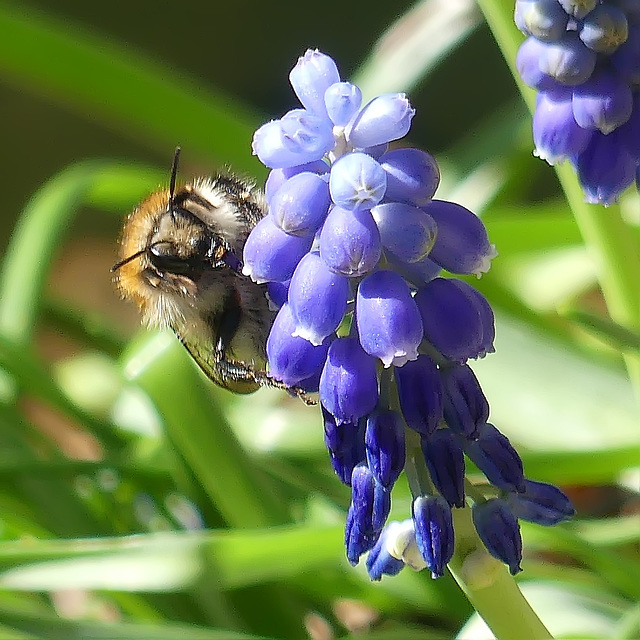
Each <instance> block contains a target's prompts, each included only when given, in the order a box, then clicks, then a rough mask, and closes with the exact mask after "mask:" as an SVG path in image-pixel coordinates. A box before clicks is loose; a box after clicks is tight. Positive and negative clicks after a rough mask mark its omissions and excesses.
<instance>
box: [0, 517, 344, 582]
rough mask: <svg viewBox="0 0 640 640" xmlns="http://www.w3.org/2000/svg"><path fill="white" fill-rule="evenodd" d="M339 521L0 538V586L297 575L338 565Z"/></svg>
mask: <svg viewBox="0 0 640 640" xmlns="http://www.w3.org/2000/svg"><path fill="white" fill-rule="evenodd" d="M342 535H343V533H342V527H341V526H338V527H330V528H324V529H318V528H315V527H308V526H295V527H294V526H290V527H276V528H272V529H260V530H255V531H233V532H232V531H201V532H191V533H187V532H171V533H160V534H146V535H138V536H129V537H122V538H107V537H103V538H95V539H83V540H41V541H33V543H32V544H30V545H29V546H25V545H24V544H22V543H19V542H2V543H0V567H2V568H3V570H2V573H0V585H2V586H3V587H5V588H11V589H20V590H27V591H50V590H56V589H65V588H71V587H73V588H83V589H107V590H119V591H144V592H153V591H156V592H162V591H174V590H182V589H185V588H187V587H189V586H190V585H192V584H193V583H194V582H195V581H196V579H197V578H198V576H199V575H200V574H201V573H202V572H203V571H205V569H207V570H208V567H210V568H212V569H213V571H214V573H215V575H216V583H217V584H218V585H219V586H220V588H222V589H237V588H240V587H247V586H250V585H256V584H263V583H268V582H272V581H275V580H282V579H285V578H288V577H292V576H297V575H304V574H305V572H308V571H313V570H314V569H318V568H320V567H328V566H331V565H333V566H334V567H335V568H338V567H340V566H341V565H342V564H343V563H344V560H343V549H342V544H343V542H342Z"/></svg>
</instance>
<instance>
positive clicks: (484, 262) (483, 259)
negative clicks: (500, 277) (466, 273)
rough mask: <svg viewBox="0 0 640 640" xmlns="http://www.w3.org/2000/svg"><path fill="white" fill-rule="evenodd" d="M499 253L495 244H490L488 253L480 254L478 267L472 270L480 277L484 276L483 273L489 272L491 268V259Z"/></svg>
mask: <svg viewBox="0 0 640 640" xmlns="http://www.w3.org/2000/svg"><path fill="white" fill-rule="evenodd" d="M497 255H498V251H497V249H496V245H495V244H490V245H489V247H488V249H487V251H486V253H485V254H484V255H483V256H480V258H479V259H478V264H477V266H476V268H475V269H474V270H473V271H472V272H471V273H472V274H474V275H475V276H476V277H477V278H478V279H480V278H481V277H482V274H483V273H487V272H488V271H489V269H491V261H492V260H493V259H494V258H495V257H496V256H497Z"/></svg>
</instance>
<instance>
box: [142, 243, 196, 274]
mask: <svg viewBox="0 0 640 640" xmlns="http://www.w3.org/2000/svg"><path fill="white" fill-rule="evenodd" d="M149 260H151V264H153V266H154V267H155V268H156V269H157V270H158V271H160V272H163V273H173V274H175V275H189V274H190V273H192V272H193V270H194V267H195V265H194V264H193V259H191V257H184V256H179V255H178V254H177V253H176V252H175V251H174V247H173V245H171V244H169V243H163V244H157V245H154V246H152V247H151V248H150V249H149Z"/></svg>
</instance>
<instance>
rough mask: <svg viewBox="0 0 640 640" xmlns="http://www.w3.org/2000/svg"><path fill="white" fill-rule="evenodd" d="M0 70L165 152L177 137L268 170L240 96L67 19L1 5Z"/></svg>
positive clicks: (237, 164) (225, 159)
mask: <svg viewBox="0 0 640 640" xmlns="http://www.w3.org/2000/svg"><path fill="white" fill-rule="evenodd" d="M0 32H1V33H2V34H3V37H2V39H0V73H1V74H3V75H4V76H5V78H8V79H10V80H12V81H13V82H17V83H19V84H20V85H21V86H23V87H25V88H27V89H28V90H30V91H32V92H36V93H37V94H38V95H40V96H45V97H48V98H52V99H54V100H56V101H58V102H62V103H63V104H64V105H65V106H67V107H69V108H72V109H74V110H76V111H78V112H80V113H81V114H83V115H84V114H87V113H90V114H91V117H92V119H94V120H101V121H102V122H104V123H105V124H107V125H109V126H113V125H114V124H115V126H117V127H118V129H119V130H120V131H122V132H125V133H126V132H128V133H129V134H130V135H131V136H132V137H134V138H137V139H139V140H142V141H143V142H147V143H148V142H149V141H150V140H155V141H156V142H155V146H156V148H161V149H163V150H165V152H166V153H167V157H169V152H170V150H172V149H173V148H174V147H175V146H176V145H177V144H182V145H184V147H185V148H189V149H193V150H196V151H198V152H199V153H202V154H203V155H204V156H206V157H211V156H212V154H213V153H214V150H215V155H216V157H217V158H218V161H219V162H220V164H222V163H230V164H231V165H233V167H234V168H235V169H236V170H237V171H242V172H247V173H249V174H250V175H251V174H253V175H263V174H264V172H265V169H264V167H262V166H261V165H260V164H259V163H258V161H257V160H256V159H255V158H254V157H253V156H252V155H251V153H250V142H251V137H252V135H253V131H254V129H255V128H256V126H257V124H259V122H260V120H259V118H258V117H257V116H256V115H255V114H253V113H251V112H250V111H249V109H247V108H246V107H245V106H243V105H242V104H240V103H239V102H238V101H237V100H235V99H232V98H231V97H230V96H226V95H224V94H222V93H221V92H219V91H218V92H214V91H211V90H207V89H204V88H203V87H202V86H201V85H200V84H199V83H198V82H197V81H196V80H195V79H188V78H186V77H185V74H184V73H178V72H177V71H175V70H173V69H171V68H170V67H169V66H168V65H167V64H165V65H162V64H159V63H157V62H153V61H151V60H150V59H148V58H146V57H144V56H143V55H140V54H136V53H134V52H132V51H131V50H130V49H129V48H126V47H124V46H123V45H119V44H117V43H115V42H114V41H113V40H111V39H107V38H103V37H99V36H97V35H96V34H95V33H87V32H85V31H83V30H82V29H81V28H80V27H79V26H77V25H73V24H71V23H70V22H69V21H68V20H67V21H64V22H63V21H62V20H56V19H55V18H53V17H51V16H50V15H45V14H42V13H38V12H36V11H34V10H27V9H26V8H25V7H22V8H20V9H16V8H15V7H11V6H9V5H7V4H0Z"/></svg>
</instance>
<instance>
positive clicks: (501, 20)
mask: <svg viewBox="0 0 640 640" xmlns="http://www.w3.org/2000/svg"><path fill="white" fill-rule="evenodd" d="M478 4H479V5H480V8H481V9H482V12H483V13H484V15H485V18H486V20H487V22H488V24H489V27H490V28H491V30H492V31H493V34H494V37H495V39H496V42H497V43H498V45H499V47H500V49H501V50H502V53H503V55H504V58H505V60H506V62H507V63H508V65H509V68H510V69H511V72H512V73H513V76H514V78H515V80H516V83H517V85H518V87H519V89H520V92H521V93H522V96H523V98H524V100H525V102H526V103H527V105H528V107H529V109H530V110H531V111H533V109H534V108H535V92H534V91H533V90H532V89H529V88H528V87H526V86H525V85H524V84H523V83H522V81H521V80H520V77H519V75H518V72H517V70H516V69H515V59H516V52H517V49H518V46H519V44H520V42H521V41H522V37H521V36H520V34H519V33H518V31H517V29H516V27H515V25H514V23H513V3H512V2H504V1H503V0H478ZM554 168H555V170H556V173H557V175H558V179H559V181H560V184H561V186H562V189H563V190H564V192H565V196H566V198H567V202H568V203H569V206H570V208H571V211H572V212H573V216H574V218H575V220H576V223H577V225H578V228H579V229H580V233H581V235H582V238H583V240H584V243H585V246H586V247H587V250H588V251H589V253H590V255H591V256H592V258H593V260H594V262H595V265H596V270H597V277H598V281H599V283H600V287H601V289H602V294H603V296H604V299H605V302H606V304H607V308H608V310H609V313H610V315H611V318H612V319H613V320H615V321H616V322H618V323H619V324H620V325H622V326H624V327H626V328H628V329H631V330H633V329H635V330H637V329H638V328H640V288H639V287H638V280H639V279H640V251H639V250H638V246H637V243H636V242H635V237H634V235H633V234H631V233H630V232H629V228H628V226H627V225H626V224H625V222H624V220H623V219H622V217H621V215H620V209H619V207H617V206H612V207H608V208H605V207H603V206H600V205H591V204H586V203H585V202H584V195H583V193H582V189H581V187H580V184H579V182H578V179H577V177H576V175H575V172H574V171H573V169H572V168H571V167H570V166H569V164H568V163H566V162H565V163H563V164H561V165H557V166H556V167H554ZM624 359H625V363H626V365H627V370H628V372H629V377H630V379H631V382H632V384H633V385H634V388H635V391H636V396H637V398H638V399H640V355H639V354H637V353H627V354H625V356H624Z"/></svg>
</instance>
